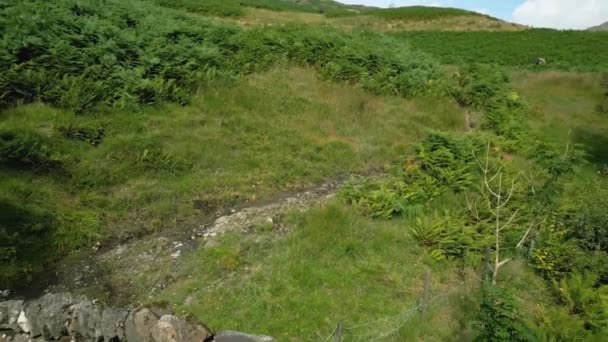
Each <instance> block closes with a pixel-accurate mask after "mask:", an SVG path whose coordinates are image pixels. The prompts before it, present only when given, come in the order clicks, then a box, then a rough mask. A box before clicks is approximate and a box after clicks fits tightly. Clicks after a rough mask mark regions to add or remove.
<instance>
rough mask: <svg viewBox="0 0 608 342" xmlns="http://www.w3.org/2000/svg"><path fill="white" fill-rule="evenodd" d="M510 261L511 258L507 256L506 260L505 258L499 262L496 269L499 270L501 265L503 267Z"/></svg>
mask: <svg viewBox="0 0 608 342" xmlns="http://www.w3.org/2000/svg"><path fill="white" fill-rule="evenodd" d="M509 261H511V258H506V259H505V260H503V261H501V262H499V263H498V264H497V265H496V269H497V270H498V269H499V268H501V267H502V266H503V265H504V264H506V263H508V262H509Z"/></svg>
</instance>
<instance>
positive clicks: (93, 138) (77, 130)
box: [57, 123, 105, 146]
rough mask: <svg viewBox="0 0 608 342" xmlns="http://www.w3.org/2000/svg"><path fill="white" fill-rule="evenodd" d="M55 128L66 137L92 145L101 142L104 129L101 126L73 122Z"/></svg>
mask: <svg viewBox="0 0 608 342" xmlns="http://www.w3.org/2000/svg"><path fill="white" fill-rule="evenodd" d="M57 129H58V130H59V132H60V133H61V134H62V135H63V136H64V137H65V138H66V139H70V140H75V141H83V142H86V143H88V144H91V145H92V146H97V145H99V144H101V143H102V141H103V138H104V136H105V130H104V129H103V128H102V127H90V126H87V125H77V124H75V123H68V124H67V125H65V126H59V127H58V128H57Z"/></svg>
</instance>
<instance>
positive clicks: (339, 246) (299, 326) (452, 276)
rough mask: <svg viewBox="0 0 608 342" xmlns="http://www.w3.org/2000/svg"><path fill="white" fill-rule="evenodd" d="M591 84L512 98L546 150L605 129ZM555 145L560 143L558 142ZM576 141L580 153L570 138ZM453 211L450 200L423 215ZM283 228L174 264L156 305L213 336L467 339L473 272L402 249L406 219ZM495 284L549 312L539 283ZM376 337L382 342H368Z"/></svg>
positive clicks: (339, 218)
mask: <svg viewBox="0 0 608 342" xmlns="http://www.w3.org/2000/svg"><path fill="white" fill-rule="evenodd" d="M598 81H599V79H598V77H597V76H596V75H593V74H587V75H581V74H572V73H563V72H559V73H558V72H549V73H529V72H526V73H521V72H520V73H518V74H517V75H515V79H514V87H515V89H516V90H517V91H519V92H520V93H521V94H526V95H525V96H526V99H527V101H529V102H530V104H531V105H532V106H533V107H534V108H535V109H536V112H537V113H538V116H537V117H533V118H530V119H531V123H533V125H534V126H535V127H536V129H539V130H541V131H545V132H546V134H547V137H549V138H550V137H554V136H555V132H561V133H564V132H567V131H568V130H569V129H575V130H576V129H577V127H578V128H583V127H589V125H593V126H594V127H595V129H597V130H606V129H608V123H606V121H605V120H603V121H602V120H600V118H599V116H598V114H597V113H595V111H594V110H593V108H592V104H593V103H596V101H598V100H600V99H601V88H600V87H599V82H598ZM528 95H529V96H528ZM558 108H559V110H557V109H558ZM564 118H570V119H567V120H565V119H564ZM558 139H560V140H561V141H566V139H567V133H566V134H565V135H561V136H559V138H558ZM575 141H576V142H582V143H584V142H585V141H581V140H578V136H576V137H575ZM586 146H587V148H588V149H593V147H594V145H593V144H588V145H586ZM604 161H608V160H606V159H605V160H604ZM462 205H463V204H462V203H457V202H454V201H451V200H450V198H449V197H448V198H446V199H444V200H442V201H439V202H438V203H436V204H434V205H433V207H432V208H429V210H430V211H432V210H446V209H449V208H451V209H453V210H457V208H459V207H460V206H462ZM283 224H285V225H286V226H287V227H288V228H289V230H290V233H289V234H288V235H287V236H282V235H280V234H278V233H277V232H275V231H273V229H272V228H271V227H266V226H259V227H257V230H255V231H254V232H249V233H231V234H229V235H227V236H224V237H223V238H222V239H221V240H220V242H219V243H218V244H214V245H209V246H207V247H202V248H200V249H199V250H198V251H197V252H195V253H194V254H192V255H189V256H187V257H186V259H185V262H184V263H183V264H182V269H181V270H180V272H181V273H182V274H184V275H186V274H187V275H188V276H184V277H182V278H181V280H180V281H178V282H177V283H176V284H174V285H172V286H171V287H169V288H167V289H166V290H165V291H164V293H162V294H161V295H159V296H158V298H159V299H161V298H162V299H167V298H169V300H170V302H172V303H174V304H175V305H177V306H178V308H179V310H180V311H182V312H183V313H191V314H194V315H195V316H196V317H199V318H200V319H202V320H204V321H207V322H209V323H210V324H211V325H212V326H213V327H214V328H218V329H241V330H248V331H253V332H259V333H268V334H272V335H274V336H276V337H278V338H279V339H281V340H287V341H323V340H325V338H326V337H327V336H329V335H330V334H331V332H332V331H333V329H334V327H335V324H336V322H337V321H339V320H343V321H344V322H345V326H346V328H347V330H346V333H345V339H346V340H347V341H366V340H367V339H366V338H375V339H377V340H380V341H402V340H406V339H420V340H446V339H457V340H465V341H466V340H471V339H472V335H471V331H470V330H469V328H470V326H469V325H468V323H467V321H468V320H469V317H470V316H469V315H472V314H473V313H472V312H471V310H473V309H472V308H473V306H471V305H472V304H471V303H469V302H467V301H463V300H461V298H463V297H461V296H462V295H463V294H466V293H469V291H470V290H471V289H473V288H474V287H475V286H476V284H477V282H478V279H477V278H476V274H478V272H479V270H478V269H472V268H465V269H464V270H462V269H460V268H459V264H457V263H454V262H437V261H434V259H433V258H432V257H430V255H429V251H428V250H426V249H424V248H420V247H418V245H417V243H416V242H415V241H414V240H413V239H412V237H411V235H410V231H411V229H412V227H413V226H414V224H415V223H414V220H413V219H407V218H405V219H395V220H391V221H375V220H370V219H367V218H364V217H362V216H360V215H359V214H357V213H356V212H354V211H353V210H352V208H348V207H344V206H342V205H340V204H337V203H334V204H330V205H328V206H327V207H324V208H320V209H315V210H313V211H311V212H309V213H305V214H293V215H291V216H290V217H288V218H287V219H285V222H284V223H283ZM479 263H481V261H479ZM426 267H429V268H430V269H432V270H433V274H434V276H433V285H432V291H431V297H433V298H436V299H435V303H437V304H436V305H435V306H433V309H432V310H431V317H430V319H429V321H428V322H426V323H423V322H420V321H419V319H418V318H417V316H416V315H411V312H412V310H413V309H412V308H413V307H414V306H415V304H416V300H417V298H419V297H420V294H421V292H422V276H423V273H424V269H425V268H426ZM501 281H502V282H504V283H508V284H509V286H510V287H511V288H513V289H514V290H515V292H516V293H517V297H516V298H517V300H518V302H519V303H520V305H521V306H522V307H524V308H525V310H526V312H527V314H529V315H531V317H534V318H535V319H539V320H542V319H544V317H545V316H544V315H545V312H546V310H552V308H553V306H552V304H550V303H551V294H550V291H548V289H547V285H546V283H544V282H543V281H542V280H541V279H540V278H539V277H538V276H537V275H535V274H533V273H532V272H531V271H530V270H529V268H528V267H527V266H525V265H524V264H523V263H520V262H512V263H510V264H507V266H506V268H505V269H504V273H503V275H502V277H501ZM439 298H444V299H439ZM459 298H460V299H459ZM382 333H387V336H384V337H383V338H378V337H377V335H378V334H382Z"/></svg>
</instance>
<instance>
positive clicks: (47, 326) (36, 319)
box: [0, 293, 276, 342]
mask: <svg viewBox="0 0 608 342" xmlns="http://www.w3.org/2000/svg"><path fill="white" fill-rule="evenodd" d="M8 341H12V342H22V341H94V342H100V341H104V342H122V341H129V342H178V341H198V342H211V341H217V342H238V341H241V342H276V340H275V339H273V338H271V337H268V336H254V335H247V334H242V333H237V332H231V331H227V332H221V333H218V334H214V333H213V332H212V331H211V330H210V329H209V328H207V327H206V326H205V325H203V324H201V323H200V322H197V321H196V320H194V319H189V318H179V317H177V316H175V315H173V313H172V312H171V310H170V309H168V308H166V307H160V306H153V307H143V308H139V309H135V310H124V309H114V308H108V307H104V306H103V305H100V304H99V303H97V302H95V301H90V300H88V299H86V298H82V297H78V298H75V297H74V296H72V295H71V294H69V293H57V294H46V295H44V296H42V297H40V298H38V299H34V300H28V301H23V300H7V301H3V302H0V342H8Z"/></svg>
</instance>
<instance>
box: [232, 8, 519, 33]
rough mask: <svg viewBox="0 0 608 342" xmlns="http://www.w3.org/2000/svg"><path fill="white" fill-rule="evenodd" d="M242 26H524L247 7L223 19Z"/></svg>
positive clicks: (479, 20) (467, 18) (467, 19)
mask: <svg viewBox="0 0 608 342" xmlns="http://www.w3.org/2000/svg"><path fill="white" fill-rule="evenodd" d="M224 20H227V21H230V22H235V23H237V24H238V25H240V26H243V27H258V26H281V25H286V24H291V23H297V24H320V25H330V26H334V27H337V28H340V29H344V30H348V31H350V30H357V29H365V30H372V31H380V32H397V31H427V30H439V31H518V30H523V29H525V28H526V27H525V26H522V25H518V24H513V23H508V22H504V21H496V20H492V19H490V18H486V17H473V16H460V17H446V18H441V19H435V20H387V19H384V18H379V17H375V16H371V15H358V16H346V17H337V18H328V17H326V16H324V15H323V14H318V13H303V12H285V11H283V12H277V11H270V10H264V9H256V8H249V9H247V14H246V15H245V16H243V17H239V18H235V19H224Z"/></svg>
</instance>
